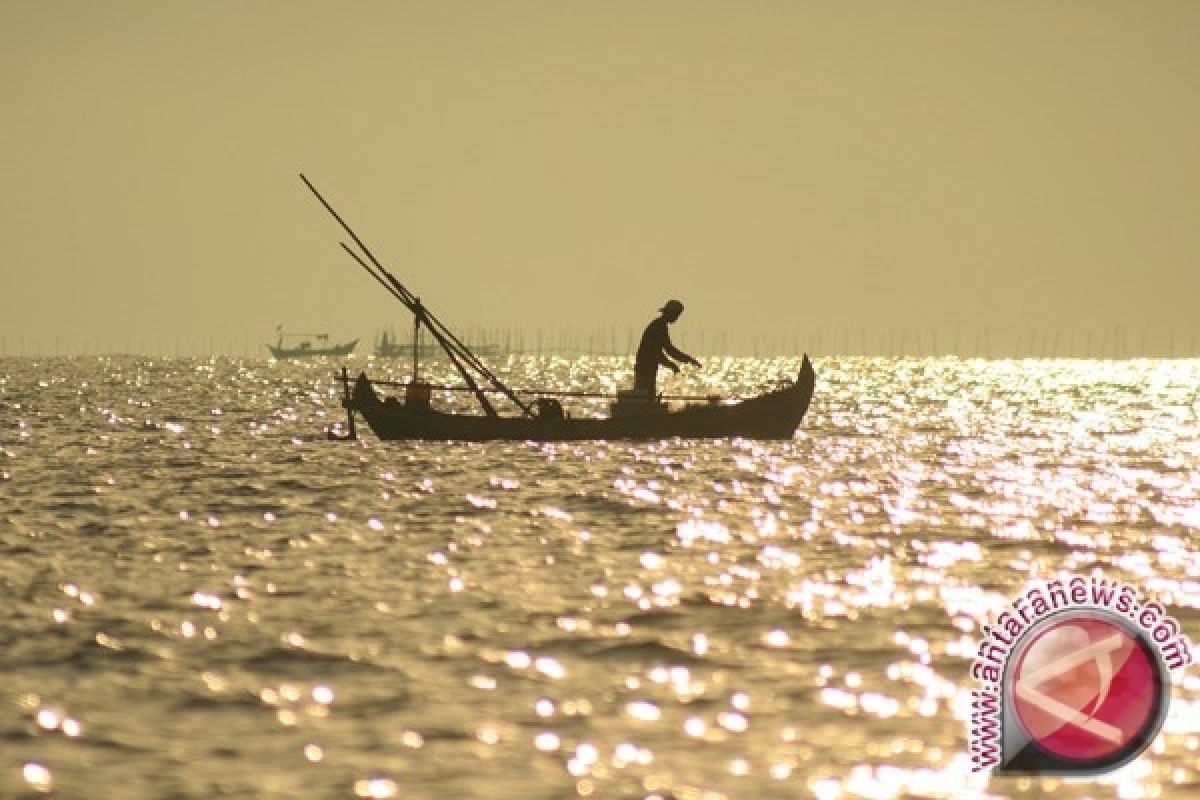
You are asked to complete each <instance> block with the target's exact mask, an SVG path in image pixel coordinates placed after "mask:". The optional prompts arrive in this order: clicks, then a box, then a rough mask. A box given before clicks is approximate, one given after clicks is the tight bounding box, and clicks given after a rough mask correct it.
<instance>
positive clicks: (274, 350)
mask: <svg viewBox="0 0 1200 800" xmlns="http://www.w3.org/2000/svg"><path fill="white" fill-rule="evenodd" d="M357 346H358V339H355V340H354V341H352V342H346V343H345V344H339V345H334V346H333V347H276V346H275V345H271V344H269V345H267V349H268V350H270V351H271V356H272V357H274V358H316V357H318V356H348V355H350V354H351V353H353V352H354V348H355V347H357Z"/></svg>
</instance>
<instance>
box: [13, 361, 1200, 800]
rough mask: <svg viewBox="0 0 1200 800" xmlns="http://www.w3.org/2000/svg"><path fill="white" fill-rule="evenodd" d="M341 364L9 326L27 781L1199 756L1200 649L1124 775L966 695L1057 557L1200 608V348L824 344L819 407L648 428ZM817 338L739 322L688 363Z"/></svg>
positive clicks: (1162, 771) (730, 377)
mask: <svg viewBox="0 0 1200 800" xmlns="http://www.w3.org/2000/svg"><path fill="white" fill-rule="evenodd" d="M334 366H335V365H334V364H332V363H324V364H322V363H320V362H313V363H295V364H268V363H264V362H240V361H236V360H226V359H216V360H211V361H201V362H197V361H191V360H159V359H154V360H137V359H56V360H46V361H37V362H35V361H32V360H28V361H20V362H18V361H17V360H13V359H9V360H5V361H3V362H0V373H2V377H3V380H2V381H0V407H3V408H4V414H5V416H4V421H5V423H6V430H8V432H9V434H10V435H9V436H6V437H5V438H4V439H3V440H0V486H2V491H0V519H3V520H5V523H6V524H5V525H4V526H0V547H3V549H4V553H5V562H6V570H5V575H4V587H5V589H6V590H7V592H8V594H9V596H11V597H12V598H13V605H12V610H11V613H10V614H9V615H7V616H6V618H5V620H4V622H2V623H0V626H3V627H0V634H3V636H4V639H5V641H7V642H10V643H11V646H8V647H7V648H6V649H5V650H4V651H3V652H2V653H0V664H2V665H3V668H4V671H5V674H6V676H7V681H6V686H5V690H4V691H5V696H6V697H7V699H6V700H3V702H4V703H6V704H7V705H8V706H9V708H10V709H12V710H14V711H15V712H16V713H14V714H11V715H7V716H6V715H0V733H3V734H4V736H5V741H6V742H7V743H8V746H7V747H6V748H5V755H4V756H3V758H4V759H5V762H4V764H5V765H6V766H4V769H6V770H7V774H8V775H9V776H11V777H13V779H14V780H19V781H20V786H21V788H20V791H24V792H27V793H33V794H39V793H48V792H58V793H61V794H62V795H63V796H88V797H111V798H140V797H153V796H177V797H198V798H199V797H205V798H207V797H213V796H220V795H234V796H237V795H242V796H254V797H281V798H282V797H306V796H321V797H326V796H328V797H364V798H374V797H427V798H435V797H437V798H440V797H446V796H451V795H455V796H467V797H512V798H526V797H531V796H556V797H558V796H572V795H575V796H580V797H653V796H658V797H662V798H670V797H674V798H685V797H686V798H693V797H694V798H703V797H711V798H734V797H747V796H753V797H785V796H786V797H793V796H816V797H829V798H832V797H903V796H914V795H916V796H934V797H1024V796H1034V795H1042V794H1050V793H1053V794H1055V795H1058V796H1062V797H1097V796H1099V797H1104V796H1113V797H1115V796H1119V797H1140V796H1146V797H1153V796H1161V797H1187V796H1192V795H1193V794H1195V793H1196V791H1197V785H1198V778H1197V769H1196V763H1197V762H1196V754H1197V750H1198V749H1200V728H1198V727H1197V723H1196V720H1197V719H1198V718H1200V678H1196V677H1195V676H1194V675H1191V674H1188V675H1185V676H1182V677H1180V678H1179V679H1178V680H1177V685H1176V692H1175V696H1174V700H1173V704H1172V708H1171V712H1170V715H1169V717H1168V719H1167V722H1166V724H1165V726H1164V729H1163V732H1162V733H1161V734H1160V736H1159V738H1158V740H1157V741H1156V742H1155V743H1154V745H1153V747H1152V749H1151V750H1150V751H1149V752H1148V753H1147V754H1146V755H1145V756H1144V757H1143V758H1142V759H1140V760H1139V761H1137V762H1135V763H1134V764H1131V765H1129V766H1128V767H1126V768H1125V769H1124V770H1121V771H1120V772H1118V773H1114V774H1113V775H1110V776H1107V777H1106V778H1104V779H1103V780H1101V781H1099V782H1098V783H1083V784H1080V783H1067V782H1062V781H1058V780H1052V779H1037V778H1029V779H1005V780H992V781H991V782H990V783H985V781H984V780H983V779H981V778H979V777H977V776H972V775H971V774H970V772H969V766H970V765H969V761H968V760H967V759H966V757H965V754H964V747H965V743H964V726H963V720H964V719H965V718H966V717H967V715H968V714H969V698H968V695H967V692H968V691H969V689H970V688H971V687H970V685H969V681H968V676H967V673H966V667H967V663H968V660H969V659H970V658H971V656H972V654H973V652H974V637H975V636H976V635H977V633H978V625H979V624H980V623H981V621H982V620H984V619H985V618H987V617H989V616H994V615H995V614H996V613H997V612H998V611H999V610H1000V608H1001V607H1003V606H1004V605H1005V604H1006V603H1007V602H1008V599H1009V597H1010V596H1011V594H1012V593H1013V592H1014V591H1016V589H1017V588H1018V587H1020V586H1021V585H1022V584H1023V583H1024V582H1025V581H1026V580H1029V579H1031V578H1051V577H1055V576H1060V575H1064V574H1065V573H1066V572H1068V571H1072V572H1091V571H1092V570H1103V571H1104V572H1105V574H1107V575H1108V576H1110V577H1114V578H1118V579H1122V580H1126V581H1130V582H1134V583H1137V584H1139V585H1141V586H1143V587H1144V588H1145V590H1146V591H1149V592H1153V593H1155V594H1156V595H1157V596H1158V597H1160V598H1161V599H1162V600H1163V601H1164V602H1166V603H1168V604H1170V605H1171V606H1172V608H1171V612H1172V613H1173V614H1174V615H1175V616H1176V617H1177V618H1179V619H1180V620H1181V622H1182V623H1183V624H1184V626H1185V627H1188V626H1192V627H1194V626H1195V625H1196V624H1197V616H1198V612H1197V609H1198V608H1200V548H1197V546H1196V530H1197V528H1200V514H1198V512H1197V510H1196V509H1197V508H1200V502H1198V500H1200V498H1198V494H1200V420H1197V418H1196V414H1195V410H1194V408H1195V407H1194V397H1195V386H1196V384H1197V380H1198V379H1200V364H1197V362H1193V361H1131V362H1106V363H1099V362H1086V361H1024V362H1018V361H998V362H984V361H960V360H957V359H925V360H892V359H866V358H858V359H842V360H834V359H824V360H819V361H818V363H817V369H818V374H819V376H820V384H819V387H818V392H817V395H816V398H815V400H814V405H813V408H812V409H811V411H810V415H809V418H808V419H806V420H805V423H804V424H803V426H802V428H801V431H800V434H799V435H798V436H797V437H796V438H795V439H794V440H792V441H790V442H770V443H763V442H751V441H742V440H734V441H717V442H676V441H666V442H655V443H639V444H634V445H630V444H619V443H608V444H605V443H571V444H555V445H545V444H533V443H527V444H520V443H518V444H497V445H479V444H458V443H446V444H428V443H427V444H404V445H396V444H393V445H385V444H382V443H379V442H377V441H375V440H374V439H372V438H370V436H369V435H367V436H366V437H364V439H363V440H361V441H360V442H358V443H355V444H331V443H328V442H326V441H324V440H323V429H324V428H325V427H327V426H328V425H330V424H332V422H334V421H336V420H337V419H339V418H340V414H341V411H340V409H339V408H338V405H337V401H338V397H339V391H338V386H337V384H336V382H335V380H334V374H333V373H334ZM797 368H798V363H796V362H795V361H794V360H788V359H779V360H774V361H770V362H768V361H756V360H753V359H725V360H720V359H712V360H710V361H709V362H707V364H706V370H705V372H704V373H703V374H694V375H692V376H690V377H689V379H688V381H689V382H680V383H678V384H676V385H673V386H672V387H669V388H670V389H671V390H672V391H675V390H679V391H694V392H697V393H705V392H707V391H709V390H710V389H711V388H712V387H734V388H735V389H736V390H737V391H740V392H744V393H753V392H754V391H756V390H757V389H758V388H759V387H760V386H761V385H763V384H765V383H769V382H771V381H774V380H777V379H779V378H782V377H786V376H787V375H789V374H792V373H794V372H795V370H796V369H797ZM372 369H373V371H377V372H378V374H379V376H380V377H397V378H403V377H404V376H403V374H402V373H403V369H402V368H401V367H399V366H398V365H394V364H388V363H378V364H375V365H374V366H373V367H372ZM429 370H430V377H431V378H432V379H434V380H445V381H452V380H453V375H452V374H451V372H450V369H449V368H447V366H446V365H440V364H436V363H434V364H430V365H429ZM439 370H440V372H439ZM623 370H624V372H623ZM442 373H444V374H442ZM501 373H502V375H503V376H504V377H505V378H506V379H507V380H509V381H511V382H512V383H514V384H518V385H525V386H529V385H539V384H541V385H547V386H552V387H554V388H559V389H564V390H575V389H589V388H596V384H595V381H596V376H597V375H603V376H605V378H604V380H605V381H607V382H609V383H611V384H612V385H617V384H619V383H620V382H621V381H623V380H627V378H628V375H627V373H628V365H626V364H624V362H622V361H619V360H611V359H610V360H606V359H583V360H581V361H569V360H566V359H560V358H546V359H522V358H514V359H511V360H510V361H509V362H507V363H506V364H504V365H503V368H502V370H501ZM438 402H442V403H445V404H447V405H451V406H453V405H455V404H459V403H462V404H466V403H469V402H470V400H469V398H462V397H460V396H449V397H445V398H438ZM463 407H464V408H465V407H466V406H465V405H464V406H463ZM601 410H602V405H601V404H599V403H591V402H590V401H580V408H579V409H578V410H577V411H578V413H600V412H601ZM1193 638H1195V637H1193ZM0 785H3V784H0Z"/></svg>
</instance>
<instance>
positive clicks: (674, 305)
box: [659, 300, 683, 322]
mask: <svg viewBox="0 0 1200 800" xmlns="http://www.w3.org/2000/svg"><path fill="white" fill-rule="evenodd" d="M659 311H661V312H662V315H663V316H664V317H666V318H667V322H674V321H675V320H677V319H679V315H680V314H682V313H683V303H681V302H679V301H678V300H668V301H667V304H666V305H664V306H663V307H662V308H660V309H659Z"/></svg>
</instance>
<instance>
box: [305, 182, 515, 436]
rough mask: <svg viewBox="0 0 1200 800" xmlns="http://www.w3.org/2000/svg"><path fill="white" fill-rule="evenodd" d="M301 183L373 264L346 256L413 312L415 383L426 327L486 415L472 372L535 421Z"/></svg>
mask: <svg viewBox="0 0 1200 800" xmlns="http://www.w3.org/2000/svg"><path fill="white" fill-rule="evenodd" d="M300 180H302V181H304V185H305V186H307V187H308V189H309V191H311V192H312V193H313V195H314V196H315V197H316V198H317V200H319V201H320V202H321V205H322V206H324V207H325V210H326V211H328V212H329V213H330V215H332V216H333V218H334V219H335V220H337V222H338V224H339V225H341V226H342V229H343V230H345V231H346V233H348V234H349V235H350V238H351V239H353V240H354V243H355V244H357V245H358V247H359V249H360V250H362V252H363V253H364V254H366V256H367V258H368V259H369V260H370V262H371V263H370V265H368V264H367V262H366V261H364V260H363V259H362V258H361V257H359V255H358V253H356V252H354V251H353V250H351V249H350V247H349V246H348V245H346V243H345V242H342V243H341V246H342V249H344V250H345V251H346V252H347V253H349V254H350V256H351V257H352V258H354V260H355V261H357V262H358V264H359V266H361V267H362V268H363V269H364V270H366V271H367V273H368V274H370V275H371V277H373V278H374V279H375V280H376V281H378V282H379V283H380V284H381V285H383V287H384V288H385V289H387V290H388V291H389V293H391V294H392V296H393V297H395V298H396V299H397V300H399V301H400V303H401V304H403V305H404V307H405V308H407V309H408V310H409V311H410V312H412V314H413V317H414V321H413V331H414V336H413V342H414V343H413V375H414V380H415V376H416V369H417V363H416V339H417V336H416V334H417V333H419V331H420V327H421V325H424V326H425V328H426V330H428V331H429V333H430V335H432V336H433V338H434V340H436V341H437V343H438V345H440V346H441V348H442V350H443V351H445V353H446V356H447V358H449V359H450V361H451V363H453V364H454V366H455V367H456V368H457V369H458V373H459V375H461V376H462V378H463V380H464V381H465V382H466V384H467V386H469V387H470V389H471V390H472V391H473V392H474V393H475V397H476V399H477V400H478V401H479V405H480V406H481V407H482V408H483V411H484V413H485V414H487V415H488V416H489V417H494V416H496V409H495V408H494V407H493V406H492V404H491V401H490V400H488V397H487V394H486V393H485V391H484V390H483V389H481V388H480V387H479V385H478V383H477V382H476V381H475V377H474V376H473V375H472V374H471V373H472V371H473V372H474V373H475V374H476V375H478V376H479V377H480V378H482V379H484V380H486V381H488V382H489V383H491V385H492V387H493V388H494V389H496V390H497V391H499V392H500V393H502V394H503V395H504V396H506V397H507V398H508V399H509V400H511V401H512V402H513V403H514V404H515V405H516V406H517V407H518V408H520V409H521V411H522V412H523V413H524V414H525V416H527V417H533V416H534V413H533V410H532V409H531V408H530V407H529V404H528V403H525V402H524V401H522V400H521V399H520V398H519V397H518V396H517V395H516V393H515V392H513V391H512V390H511V389H509V388H508V387H507V386H506V385H504V383H503V382H502V381H501V380H500V379H499V378H498V377H497V376H496V375H495V374H494V373H493V372H492V371H491V370H490V369H488V368H487V367H486V366H485V365H484V364H483V362H482V361H480V360H479V359H478V358H477V357H476V355H475V354H474V353H472V352H471V350H470V348H468V347H467V346H466V345H465V344H463V343H462V342H461V341H460V340H459V339H458V337H456V336H455V335H454V334H453V333H452V332H451V331H450V329H449V328H447V327H446V326H445V325H444V324H443V323H442V321H441V320H439V319H438V318H437V316H435V315H434V314H433V312H432V311H430V310H429V309H428V308H426V307H425V306H424V305H423V304H422V303H421V301H420V300H419V299H418V298H417V297H416V296H414V295H413V293H412V292H410V291H409V290H408V289H407V288H406V287H405V286H404V284H402V283H400V281H399V280H397V279H396V276H394V275H392V273H390V272H388V270H387V269H386V268H385V267H384V266H383V264H381V263H379V259H377V258H375V254H374V253H372V252H371V250H370V248H368V247H367V246H366V245H365V244H364V243H363V241H362V240H361V239H359V238H358V234H356V233H355V232H354V230H353V229H352V228H351V227H350V226H349V225H348V224H347V223H346V221H345V220H344V219H342V217H341V216H340V215H339V214H338V213H337V211H335V210H334V209H333V206H331V205H330V204H329V202H328V201H327V200H326V199H325V198H324V197H323V196H322V195H321V193H320V192H318V191H317V187H315V186H313V185H312V183H311V182H310V181H309V180H308V178H306V177H304V175H303V174H301V175H300ZM372 266H374V268H375V269H372V268H371V267H372ZM376 270H378V272H376ZM468 368H469V369H468Z"/></svg>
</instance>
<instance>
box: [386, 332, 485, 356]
mask: <svg viewBox="0 0 1200 800" xmlns="http://www.w3.org/2000/svg"><path fill="white" fill-rule="evenodd" d="M465 344H466V345H467V346H468V347H470V348H471V350H472V352H474V353H475V354H476V355H483V356H490V357H495V356H502V355H504V354H505V353H506V352H508V350H507V348H505V347H503V346H502V345H499V344H491V343H476V344H471V343H470V342H466V343H465ZM441 354H442V346H441V345H440V344H438V343H437V342H436V341H433V342H427V341H422V340H421V339H417V352H416V356H417V358H422V359H424V358H436V357H438V356H440V355H441ZM412 356H413V343H412V341H411V340H410V341H407V342H401V341H399V340H397V339H396V336H395V334H390V333H389V332H388V331H384V332H383V333H382V334H380V336H379V338H378V339H376V341H375V357H376V358H411V357H412Z"/></svg>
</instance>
